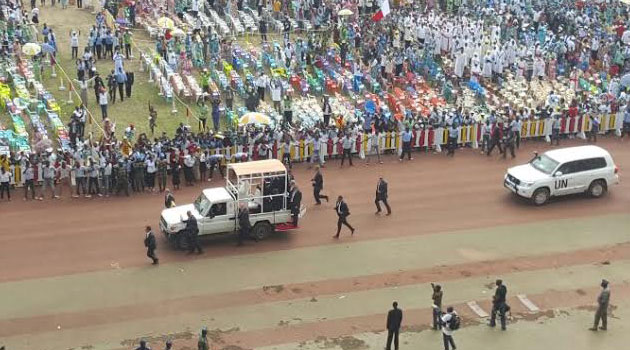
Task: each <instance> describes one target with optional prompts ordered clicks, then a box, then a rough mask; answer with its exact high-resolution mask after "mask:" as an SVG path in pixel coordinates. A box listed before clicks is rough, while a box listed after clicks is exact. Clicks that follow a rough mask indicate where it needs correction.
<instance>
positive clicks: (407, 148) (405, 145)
mask: <svg viewBox="0 0 630 350" xmlns="http://www.w3.org/2000/svg"><path fill="white" fill-rule="evenodd" d="M412 137H413V133H412V132H411V131H410V130H409V127H407V128H405V131H403V132H402V133H401V138H402V153H401V154H400V159H399V160H400V161H401V162H402V161H403V158H405V153H406V154H407V159H409V160H413V158H411V138H412Z"/></svg>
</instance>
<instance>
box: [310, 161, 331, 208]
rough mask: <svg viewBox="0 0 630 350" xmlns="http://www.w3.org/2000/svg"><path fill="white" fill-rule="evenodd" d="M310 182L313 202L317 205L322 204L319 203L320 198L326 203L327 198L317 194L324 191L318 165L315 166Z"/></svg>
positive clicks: (322, 178)
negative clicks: (313, 197)
mask: <svg viewBox="0 0 630 350" xmlns="http://www.w3.org/2000/svg"><path fill="white" fill-rule="evenodd" d="M311 182H312V183H313V196H315V202H316V203H317V205H320V204H322V202H321V201H320V199H321V198H324V199H325V200H326V202H328V196H325V195H321V194H319V193H320V192H321V191H322V190H323V189H324V177H323V176H322V173H321V172H320V171H319V165H318V166H317V170H316V171H315V176H313V178H312V179H311Z"/></svg>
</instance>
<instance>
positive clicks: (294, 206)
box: [289, 181, 302, 227]
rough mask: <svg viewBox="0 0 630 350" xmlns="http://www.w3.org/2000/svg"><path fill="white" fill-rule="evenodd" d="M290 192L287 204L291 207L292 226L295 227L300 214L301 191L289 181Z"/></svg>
mask: <svg viewBox="0 0 630 350" xmlns="http://www.w3.org/2000/svg"><path fill="white" fill-rule="evenodd" d="M291 185H292V186H291V192H289V205H290V207H291V216H292V218H293V226H295V227H297V225H298V219H299V216H300V206H301V203H302V191H300V189H299V188H298V186H297V185H296V184H295V181H291Z"/></svg>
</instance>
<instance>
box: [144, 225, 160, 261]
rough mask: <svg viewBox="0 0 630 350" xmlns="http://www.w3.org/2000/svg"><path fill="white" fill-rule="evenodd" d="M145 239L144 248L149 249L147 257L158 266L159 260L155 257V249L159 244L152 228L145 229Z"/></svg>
mask: <svg viewBox="0 0 630 350" xmlns="http://www.w3.org/2000/svg"><path fill="white" fill-rule="evenodd" d="M144 230H145V233H146V235H145V237H144V246H145V247H147V256H148V257H149V258H151V260H153V265H157V264H158V262H159V259H158V258H157V256H156V255H155V249H156V248H157V242H156V240H155V235H154V234H153V231H151V226H147V227H145V229H144Z"/></svg>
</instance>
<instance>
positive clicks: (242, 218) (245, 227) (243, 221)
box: [237, 203, 258, 246]
mask: <svg viewBox="0 0 630 350" xmlns="http://www.w3.org/2000/svg"><path fill="white" fill-rule="evenodd" d="M238 207H239V210H238V226H239V228H240V230H239V232H238V244H237V245H238V246H242V245H243V241H244V240H245V239H247V238H248V237H249V230H250V228H251V226H252V224H251V223H250V222H249V209H248V208H247V203H241V204H239V206H238ZM254 240H256V241H258V240H257V239H256V237H254Z"/></svg>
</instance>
